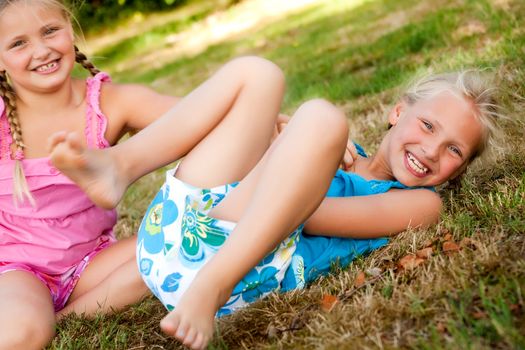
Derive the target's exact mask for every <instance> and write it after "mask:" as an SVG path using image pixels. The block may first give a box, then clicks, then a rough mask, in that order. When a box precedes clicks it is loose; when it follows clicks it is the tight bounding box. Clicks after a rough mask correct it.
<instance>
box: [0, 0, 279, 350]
mask: <svg viewBox="0 0 525 350" xmlns="http://www.w3.org/2000/svg"><path fill="white" fill-rule="evenodd" d="M69 13H70V12H69V11H68V10H67V8H65V7H64V5H63V4H62V2H61V1H58V0H35V1H14V0H10V1H7V0H0V310H1V312H0V349H15V348H23V349H39V348H42V347H43V346H45V345H46V344H47V343H48V342H49V341H50V340H51V339H52V337H53V335H54V332H55V331H54V329H55V323H56V320H57V318H60V317H61V316H63V315H65V314H68V313H71V312H76V313H85V314H86V315H91V314H93V313H95V312H97V311H110V310H118V309H119V308H122V307H124V306H126V305H129V304H131V303H134V302H136V301H138V300H140V298H141V297H142V296H143V295H145V294H146V293H147V288H146V286H145V285H144V283H143V282H142V279H141V277H140V275H139V273H138V271H137V268H136V265H135V243H136V237H130V238H126V239H122V240H119V241H117V240H116V239H115V237H114V235H113V226H114V224H115V222H116V219H117V214H116V211H115V210H107V209H103V208H102V207H99V206H96V205H95V204H94V203H93V202H92V201H91V200H90V199H89V198H88V197H87V196H86V195H85V194H84V193H83V192H82V190H80V189H79V188H78V187H77V186H76V185H75V184H74V183H73V182H72V181H71V180H69V179H68V178H67V177H66V176H64V175H63V174H62V173H61V172H60V171H58V170H57V169H56V168H55V167H53V166H52V164H51V163H50V160H49V151H48V142H49V141H48V139H49V138H50V136H51V135H55V136H54V141H53V142H57V140H60V138H61V137H65V135H66V134H68V133H74V134H76V135H77V136H78V135H82V136H79V137H78V139H77V142H78V143H79V145H81V146H82V147H88V148H94V149H101V148H106V147H109V146H111V145H114V144H115V143H116V142H117V141H118V140H119V139H120V137H121V136H123V135H124V134H126V133H127V132H128V131H133V130H139V129H142V128H144V127H145V126H146V125H148V124H150V123H151V122H152V121H153V120H155V119H157V118H158V117H159V116H160V115H162V114H164V113H165V112H167V111H168V110H169V109H170V108H171V107H173V106H174V105H176V106H179V103H177V101H178V99H177V98H175V97H170V96H164V95H160V94H158V93H156V92H154V91H152V90H151V89H149V88H146V87H142V86H138V85H131V84H130V85H118V84H113V83H111V80H110V78H109V76H108V75H106V74H104V73H101V72H99V71H98V70H97V69H96V68H95V67H94V66H93V64H91V62H89V61H88V60H87V58H86V57H85V56H84V55H83V54H82V53H80V52H79V51H78V49H77V48H76V47H75V46H74V40H73V39H74V33H73V29H72V26H71V18H70V15H69ZM75 62H77V63H80V64H81V65H82V66H83V67H84V68H86V69H87V70H89V72H90V73H91V75H92V77H90V78H88V79H76V78H73V77H72V76H71V72H72V70H73V66H74V64H75ZM254 72H256V73H254ZM223 75H224V76H227V79H221V83H220V88H218V87H217V86H209V87H208V88H209V89H213V91H220V93H217V94H216V95H215V96H216V99H215V100H214V101H211V102H210V103H208V105H207V106H208V108H209V109H210V110H212V111H216V113H210V114H206V115H205V117H202V118H197V117H193V116H192V115H191V113H186V114H185V115H184V118H180V119H179V120H177V126H178V127H177V128H176V129H174V130H173V132H172V135H171V136H172V137H173V139H176V140H177V142H178V143H177V147H176V148H174V149H172V150H171V152H166V153H167V154H168V155H169V158H170V159H177V158H180V157H181V156H183V155H184V154H186V153H187V152H188V151H189V150H190V149H192V148H193V147H194V146H195V145H196V144H197V143H198V142H199V141H200V140H202V139H203V138H204V137H205V136H206V135H207V134H208V133H209V132H210V131H211V130H212V129H213V128H215V127H216V126H217V125H218V124H219V123H221V121H222V119H224V118H225V115H226V113H224V112H225V111H228V110H230V109H231V110H235V106H236V105H237V104H238V103H239V101H244V102H243V103H245V104H248V105H249V106H250V108H252V109H253V111H254V114H253V115H252V117H253V118H246V117H247V116H246V115H243V116H240V115H239V118H238V119H236V121H235V123H237V124H238V125H241V124H249V126H248V128H252V129H253V130H256V131H257V132H258V133H259V134H261V135H260V137H261V138H267V139H268V141H267V144H269V142H270V141H269V140H270V137H271V130H272V128H273V125H275V119H276V117H277V114H278V111H279V108H280V103H281V99H282V93H283V90H284V88H283V81H282V75H281V72H280V71H279V69H278V68H276V67H275V66H274V65H273V64H271V63H269V62H267V61H265V60H263V59H258V58H246V59H240V60H237V61H235V62H232V63H231V64H230V65H229V66H228V68H227V69H226V70H225V71H224V72H223ZM208 85H210V84H208ZM212 85H213V84H212ZM181 108H184V106H181ZM255 114H256V117H255ZM248 119H250V120H249V121H248V122H246V121H247V120H248ZM242 127H243V128H245V126H244V125H242ZM245 129H246V128H245ZM259 130H263V131H262V132H259ZM266 130H268V131H266ZM250 137H253V134H252V135H251V136H250ZM173 139H170V141H171V142H173ZM266 147H267V145H266V146H264V145H261V142H255V143H254V146H253V147H252V149H248V148H247V149H244V150H243V152H251V154H260V155H262V154H263V153H264V151H265V149H266ZM146 163H147V162H146ZM252 165H253V164H246V167H247V168H248V167H251V166H252ZM129 176H130V178H131V180H133V178H132V177H133V175H132V174H130V175H129Z"/></svg>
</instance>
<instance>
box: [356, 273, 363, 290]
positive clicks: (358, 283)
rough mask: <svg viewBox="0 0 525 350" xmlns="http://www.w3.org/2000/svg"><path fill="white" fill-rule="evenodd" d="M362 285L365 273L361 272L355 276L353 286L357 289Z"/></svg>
mask: <svg viewBox="0 0 525 350" xmlns="http://www.w3.org/2000/svg"><path fill="white" fill-rule="evenodd" d="M363 284H365V273H364V272H363V271H359V273H358V274H357V276H356V278H355V281H354V286H355V287H357V288H359V287H361V286H362V285H363Z"/></svg>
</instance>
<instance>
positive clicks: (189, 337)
mask: <svg viewBox="0 0 525 350" xmlns="http://www.w3.org/2000/svg"><path fill="white" fill-rule="evenodd" d="M196 337H197V331H196V330H195V329H194V328H190V329H189V330H188V332H187V333H186V336H185V337H184V340H183V341H182V344H184V345H186V346H190V347H191V348H193V346H192V344H193V342H194V341H195V338H196Z"/></svg>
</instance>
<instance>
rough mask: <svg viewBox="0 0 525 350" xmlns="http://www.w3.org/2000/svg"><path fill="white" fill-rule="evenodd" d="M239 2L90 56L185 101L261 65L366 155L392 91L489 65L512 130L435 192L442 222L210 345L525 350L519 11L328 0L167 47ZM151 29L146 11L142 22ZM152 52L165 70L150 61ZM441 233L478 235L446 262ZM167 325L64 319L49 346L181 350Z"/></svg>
mask: <svg viewBox="0 0 525 350" xmlns="http://www.w3.org/2000/svg"><path fill="white" fill-rule="evenodd" d="M203 4H204V2H203ZM245 6H246V2H240V3H239V4H237V5H234V6H231V7H224V8H223V9H220V11H219V12H216V11H211V10H210V8H207V7H206V6H202V7H199V8H192V9H188V8H184V7H182V8H180V9H178V10H177V11H181V13H182V11H187V13H189V15H188V17H187V18H184V16H177V13H173V14H168V16H167V17H165V18H164V20H163V21H161V24H158V25H150V26H149V27H148V28H149V29H148V30H147V31H145V32H142V33H140V34H136V35H135V34H133V35H128V36H126V35H123V36H122V40H121V41H115V40H113V41H111V40H110V41H108V42H110V44H108V45H106V46H105V47H99V49H98V52H94V53H93V56H95V57H97V59H96V60H95V61H96V62H97V64H98V65H100V67H101V68H103V69H105V70H108V71H110V72H111V73H112V76H113V77H114V80H116V81H121V82H128V81H129V82H140V83H145V84H149V85H151V86H153V87H155V88H156V89H158V90H159V91H162V92H165V93H172V94H176V95H184V94H186V93H188V92H189V91H190V90H191V89H192V88H194V87H195V86H196V85H197V84H198V83H200V82H201V81H203V80H204V79H205V78H206V77H207V76H209V75H210V74H211V73H212V72H213V71H214V70H216V69H217V68H218V67H219V66H220V65H221V64H223V63H224V62H226V61H227V60H229V59H231V58H232V57H235V56H238V55H245V54H257V55H260V56H264V57H267V58H269V59H271V60H273V61H275V62H276V63H277V64H278V65H279V66H281V67H282V69H283V70H284V72H285V74H286V76H287V95H286V98H285V103H284V106H283V109H284V111H286V112H291V111H293V110H294V109H295V108H296V107H297V106H298V105H299V104H300V103H301V101H304V100H305V99H308V98H311V97H317V96H320V97H324V98H327V99H330V100H332V101H334V102H335V103H336V104H338V105H339V106H340V107H341V108H343V110H344V111H345V112H346V113H347V115H348V119H349V123H350V125H351V132H352V135H353V137H354V139H355V140H357V141H358V142H360V143H362V144H363V145H364V146H366V147H367V148H368V149H370V150H374V149H375V148H376V147H377V144H378V142H379V140H380V139H381V136H382V134H383V132H384V130H385V126H386V120H385V118H384V116H385V114H386V111H387V109H388V105H389V104H391V103H392V102H394V101H395V99H396V96H397V94H398V93H399V87H400V86H401V85H402V84H403V83H404V82H405V81H406V80H407V79H409V78H411V77H412V76H414V75H415V74H417V73H418V72H421V71H426V70H428V69H432V70H436V71H443V70H451V69H458V68H462V67H471V66H476V67H488V68H491V69H492V70H493V71H494V72H495V73H496V75H497V78H498V81H499V86H500V91H501V97H502V100H503V101H504V104H505V107H506V111H507V114H508V115H509V116H511V117H512V119H513V120H514V121H513V122H507V123H506V124H505V132H506V135H507V136H506V146H507V151H506V152H505V153H504V154H503V155H502V156H501V157H500V158H499V160H498V161H497V162H496V163H494V164H490V166H485V167H483V168H477V169H473V171H470V172H469V173H468V174H467V176H466V177H465V178H464V179H463V181H462V186H461V189H460V190H459V191H449V190H446V189H444V190H442V195H443V198H444V201H445V210H444V212H443V214H442V220H441V223H440V224H439V225H437V226H435V227H431V228H429V229H427V230H410V231H407V232H404V233H402V234H400V235H398V236H397V237H396V238H394V239H392V241H391V243H390V244H389V245H388V246H386V247H385V248H382V249H380V250H379V251H376V252H374V253H372V254H371V255H369V256H367V257H363V258H360V259H358V260H356V261H355V262H354V263H352V264H351V265H350V266H349V267H346V268H342V267H334V274H332V275H331V276H329V277H323V278H321V279H320V280H319V281H317V282H316V283H314V284H313V285H312V286H310V287H309V288H308V289H306V290H304V291H297V292H292V293H287V294H274V295H271V296H270V297H268V298H266V299H264V300H261V301H259V302H257V303H255V304H254V305H253V306H250V307H248V308H246V309H243V310H241V311H239V312H238V313H236V314H234V315H232V316H229V317H225V318H223V319H221V320H219V321H218V322H217V332H216V336H215V338H214V340H213V342H212V344H211V345H210V348H211V349H235V348H270V349H275V348H294V349H295V348H299V349H311V348H326V349H356V348H387V349H393V348H410V349H421V348H422V349H523V348H525V303H524V300H523V291H524V289H525V259H524V257H525V255H524V252H525V236H524V232H525V215H524V213H525V171H524V168H525V146H524V143H523V139H524V136H525V135H524V130H525V118H524V117H523V110H524V107H525V100H524V98H523V96H525V84H524V83H525V60H524V57H525V29H524V28H525V20H524V18H525V3H523V1H520V0H491V1H489V0H480V1H474V0H472V1H469V0H437V1H429V0H425V1H416V0H404V1H393V0H368V1H364V0H359V1H358V0H356V1H349V0H332V1H319V2H316V3H314V4H313V5H311V6H309V7H307V8H305V9H303V10H300V11H295V12H293V13H289V14H287V15H286V16H283V17H275V18H272V19H267V20H266V21H263V22H262V23H261V24H259V25H256V26H254V27H252V28H248V29H245V30H244V31H242V32H239V33H232V34H231V35H230V36H226V37H225V38H223V39H221V40H219V41H212V42H209V43H207V44H206V45H203V46H202V47H201V48H200V49H198V50H195V51H191V50H190V51H187V50H185V47H184V45H186V44H187V43H186V42H185V41H184V40H181V41H176V42H175V43H170V42H169V41H166V40H165V36H169V35H175V34H177V35H178V37H180V38H183V39H184V38H185V35H188V33H189V34H191V35H192V36H193V35H198V33H199V30H201V29H202V30H205V29H206V28H207V23H209V22H210V21H212V19H213V20H217V19H218V21H219V23H221V21H227V22H228V23H235V22H236V21H239V18H241V17H242V16H243V14H245V11H247V10H246V7H245ZM170 16H173V17H170ZM191 16H193V17H191ZM210 16H212V17H210ZM166 18H173V21H171V22H170V21H167V20H166ZM210 18H212V19H210ZM157 20H158V18H156V17H155V15H153V16H151V17H148V18H145V20H144V23H146V24H147V23H148V21H149V22H151V23H157V22H156V21H157ZM130 26H132V24H131V25H130ZM125 29H126V28H125V27H124V28H119V30H121V31H122V30H125ZM177 31H179V32H178V33H176V32H177ZM130 32H133V31H132V28H130ZM104 35H108V36H111V35H112V32H107V33H104ZM93 39H95V38H93ZM87 41H88V43H89V41H90V38H88V39H87ZM152 53H154V57H155V58H156V59H155V60H154V61H153V62H152V61H147V60H146V58H147V57H148V55H152ZM162 179H163V173H162V171H157V172H156V173H154V174H152V175H149V176H148V177H146V178H144V179H142V180H140V181H139V182H138V183H136V184H135V185H134V186H133V187H132V188H131V189H130V191H129V192H128V194H127V196H126V198H125V199H124V202H123V203H122V204H121V206H120V215H121V220H120V221H119V223H118V225H117V232H118V233H119V235H120V236H129V235H131V234H133V233H134V232H136V231H137V228H138V225H139V224H140V220H141V215H142V214H143V213H144V211H145V208H146V207H147V205H148V201H149V200H150V199H151V198H152V196H153V194H154V193H155V191H156V190H157V188H158V186H159V185H160V184H161V182H162ZM445 230H446V231H449V232H450V233H452V236H453V239H454V240H455V241H457V242H459V241H461V240H462V239H464V238H469V239H471V240H473V241H474V242H475V244H471V245H466V246H462V248H461V250H460V251H458V252H456V253H452V254H448V255H447V254H445V253H443V252H442V250H441V249H442V247H443V243H444V242H443V236H444V234H443V232H444V231H445ZM429 240H430V241H434V247H435V248H436V251H435V253H434V255H433V256H432V257H431V258H430V259H428V261H426V262H425V263H424V264H422V265H420V266H419V267H418V268H416V269H414V270H412V271H405V272H400V271H399V269H398V268H397V267H396V266H397V262H398V260H399V258H401V257H403V256H405V255H406V254H408V253H414V252H416V251H417V250H418V249H421V248H423V247H425V246H426V245H428V243H427V242H428V241H429ZM371 268H380V269H381V271H382V274H381V275H380V277H378V278H376V279H372V278H371V277H370V276H369V277H367V280H368V281H370V283H368V284H366V285H365V286H364V287H361V288H356V287H354V280H355V278H356V276H357V274H358V272H359V271H367V270H369V269H371ZM323 294H333V295H338V296H339V297H340V299H341V301H340V302H339V303H338V304H337V305H336V306H335V308H334V309H333V310H332V311H331V312H329V313H327V312H324V311H322V310H321V308H320V306H319V302H320V300H321V297H322V295H323ZM164 314H165V311H164V310H163V308H162V306H161V305H160V304H159V303H158V302H157V301H156V300H154V299H153V298H150V299H147V300H145V301H144V302H142V303H140V304H138V305H135V306H134V307H132V308H130V309H129V310H127V311H125V312H122V313H119V314H117V315H113V316H99V317H97V318H96V319H94V320H87V319H84V318H81V317H76V316H71V317H69V318H67V319H66V320H65V321H63V322H61V323H60V324H59V326H58V335H57V337H56V338H55V340H54V341H53V343H52V344H51V346H50V347H49V348H50V349H91V348H93V349H94V348H97V349H98V348H102V349H131V348H136V349H142V348H145V349H154V348H167V349H171V348H178V347H179V346H178V345H177V343H176V342H174V341H173V340H171V339H169V338H167V337H165V336H163V335H162V334H161V332H160V330H159V328H158V322H159V320H160V319H161V317H162V316H163V315H164Z"/></svg>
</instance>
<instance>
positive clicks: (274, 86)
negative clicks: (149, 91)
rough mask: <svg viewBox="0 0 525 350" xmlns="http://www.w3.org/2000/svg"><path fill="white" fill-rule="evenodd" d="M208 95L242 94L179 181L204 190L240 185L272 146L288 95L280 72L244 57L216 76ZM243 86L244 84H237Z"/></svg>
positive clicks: (181, 169)
mask: <svg viewBox="0 0 525 350" xmlns="http://www.w3.org/2000/svg"><path fill="white" fill-rule="evenodd" d="M217 78H222V79H216V80H213V78H212V79H211V80H210V82H213V83H216V85H217V86H213V88H214V89H213V90H212V89H208V90H206V91H205V92H207V93H208V94H213V95H219V94H221V91H227V90H228V89H227V86H226V85H227V84H234V83H235V82H236V84H238V85H240V86H241V88H240V90H239V92H238V93H237V95H236V96H235V98H234V99H233V101H232V102H231V106H230V107H229V109H228V110H227V111H226V112H225V116H224V118H222V120H221V122H220V123H218V124H217V125H216V126H215V128H214V129H213V130H212V131H211V132H210V133H209V134H208V135H206V137H205V138H204V139H203V140H201V141H200V142H199V143H198V144H197V145H196V146H195V147H194V148H193V149H192V150H191V151H190V152H189V153H188V154H187V155H186V157H185V158H184V160H183V162H182V164H181V165H180V166H179V169H178V171H177V177H178V178H179V179H181V180H182V181H184V182H186V183H190V184H192V185H195V186H196V187H200V188H211V187H215V186H218V185H223V184H226V183H232V182H235V181H239V180H241V179H242V178H244V177H245V176H246V174H248V172H249V171H250V170H251V169H252V168H253V167H254V166H255V165H256V164H257V162H258V161H259V160H260V159H261V157H262V156H263V154H264V153H265V152H266V150H267V149H268V147H269V145H270V140H271V136H272V133H273V130H274V126H275V120H276V118H277V115H278V113H279V109H280V105H281V101H282V96H283V92H284V80H283V77H282V73H281V71H280V70H279V69H278V68H277V67H276V66H275V65H273V64H272V63H270V62H268V61H265V60H262V59H258V58H254V57H246V58H242V59H238V60H234V61H233V62H231V63H230V64H228V65H226V66H225V67H224V69H222V70H221V71H219V72H218V73H217ZM239 82H241V83H239Z"/></svg>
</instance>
